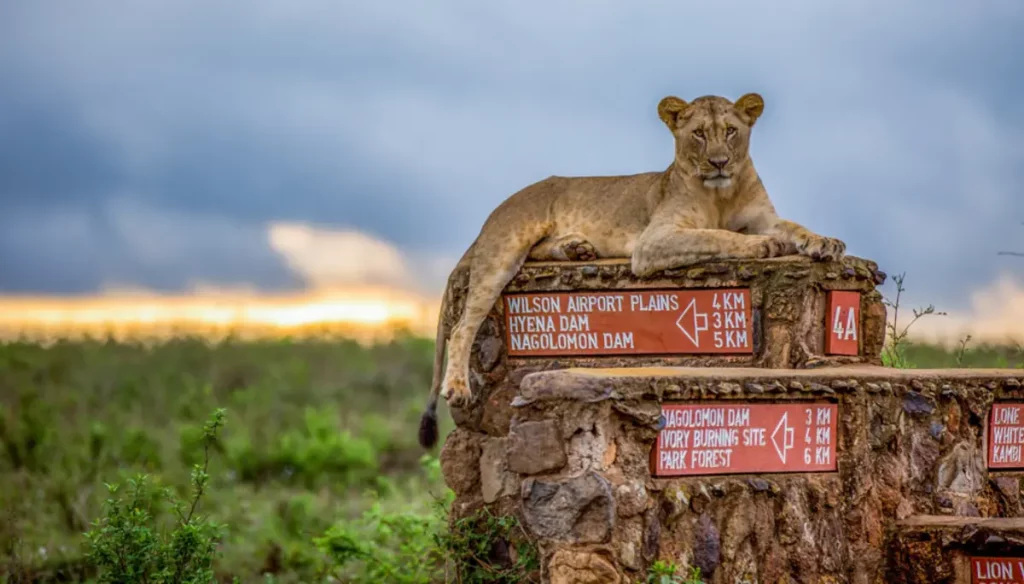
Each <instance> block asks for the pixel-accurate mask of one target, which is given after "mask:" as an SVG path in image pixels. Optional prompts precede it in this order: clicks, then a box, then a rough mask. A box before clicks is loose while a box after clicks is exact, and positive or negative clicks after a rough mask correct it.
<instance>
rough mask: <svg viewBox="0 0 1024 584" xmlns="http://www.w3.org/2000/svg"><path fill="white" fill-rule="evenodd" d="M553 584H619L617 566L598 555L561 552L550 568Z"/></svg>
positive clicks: (554, 558) (558, 552)
mask: <svg viewBox="0 0 1024 584" xmlns="http://www.w3.org/2000/svg"><path fill="white" fill-rule="evenodd" d="M548 572H549V578H550V582H551V584H619V583H620V582H622V577H621V576H619V573H618V571H617V570H616V569H615V566H613V565H612V564H611V562H609V561H608V560H606V559H605V558H603V557H601V556H600V555H598V554H595V553H591V552H575V551H569V550H559V551H557V552H555V554H554V555H553V556H552V557H551V562H550V563H549V567H548Z"/></svg>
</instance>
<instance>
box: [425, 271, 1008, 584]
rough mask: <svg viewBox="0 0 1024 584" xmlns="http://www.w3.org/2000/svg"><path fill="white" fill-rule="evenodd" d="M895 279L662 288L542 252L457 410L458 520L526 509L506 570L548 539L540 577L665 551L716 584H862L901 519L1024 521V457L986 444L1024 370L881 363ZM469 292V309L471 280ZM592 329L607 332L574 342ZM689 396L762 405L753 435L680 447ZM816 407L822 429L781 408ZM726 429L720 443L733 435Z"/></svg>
mask: <svg viewBox="0 0 1024 584" xmlns="http://www.w3.org/2000/svg"><path fill="white" fill-rule="evenodd" d="M884 278H885V276H884V274H881V273H880V272H879V271H878V270H877V266H875V264H873V263H872V262H869V261H866V260H862V259H859V258H852V257H847V258H845V259H844V260H843V261H841V262H837V263H824V262H811V261H810V260H807V259H805V258H782V259H775V260H764V261H757V262H716V263H709V264H706V265H702V266H700V267H695V268H691V269H687V270H678V271H675V272H666V273H664V274H660V275H657V276H655V277H653V278H650V279H646V280H639V279H637V278H634V277H633V276H632V275H631V273H630V272H629V268H628V264H627V263H626V262H619V261H604V262H595V263H589V264H584V263H543V264H535V263H528V264H526V265H525V266H524V267H523V269H522V270H521V272H520V273H519V274H518V275H517V276H516V278H515V279H514V280H513V282H512V283H510V284H509V286H508V288H507V289H506V291H505V292H506V294H505V296H504V297H503V298H502V299H501V300H499V302H498V303H497V304H496V306H495V308H494V310H493V311H492V313H491V315H490V316H489V317H488V319H487V320H486V321H485V323H484V325H483V327H482V328H481V331H480V333H479V334H478V336H477V339H476V341H475V344H474V347H473V355H472V360H471V379H470V381H471V386H472V390H473V393H474V396H475V400H474V402H473V403H471V404H470V405H469V406H468V407H465V408H453V409H452V410H451V412H452V416H453V418H454V420H455V422H456V429H455V430H454V431H453V432H452V433H451V434H450V435H449V436H448V438H447V441H446V443H445V445H444V447H443V449H442V452H441V464H442V470H443V473H444V477H445V481H446V482H447V484H448V485H449V486H450V487H451V488H452V489H453V490H454V491H455V493H456V499H455V502H454V504H453V507H452V513H451V521H452V525H453V526H456V525H462V526H465V525H467V524H466V523H465V521H466V520H468V519H469V518H473V517H476V516H477V514H479V513H486V514H487V516H490V517H503V518H514V520H515V523H517V524H518V525H519V526H520V527H521V529H519V528H517V529H511V530H506V531H505V532H503V534H502V535H500V537H497V538H496V539H495V541H493V542H490V543H491V545H490V548H489V549H491V552H489V553H490V554H491V555H490V556H488V558H487V559H486V562H487V563H489V564H493V565H507V566H511V565H516V562H517V558H520V559H521V558H523V557H525V556H524V555H523V554H526V553H528V551H529V550H534V551H535V552H536V554H537V557H538V560H539V561H538V563H537V566H536V572H535V573H534V574H532V576H533V577H535V578H536V579H534V580H533V581H538V580H539V581H543V582H552V583H588V582H594V583H598V582H601V583H604V582H608V583H613V584H614V583H616V582H622V583H625V582H644V581H645V579H646V575H647V571H648V570H649V569H650V567H651V565H652V564H653V563H654V562H655V561H656V560H666V561H672V562H675V563H676V564H679V565H688V566H696V567H699V568H701V570H702V572H703V574H704V579H705V582H708V583H724V582H729V583H730V584H731V583H734V582H763V583H767V582H771V583H772V584H775V583H778V582H815V583H817V582H853V583H857V584H863V583H868V582H872V583H873V582H888V581H895V580H887V578H889V577H890V576H891V575H892V574H893V573H902V572H900V570H904V568H903V567H902V566H906V565H908V564H907V562H908V561H909V560H907V559H906V558H907V557H908V555H907V552H905V551H899V548H896V547H893V546H892V545H891V544H892V541H894V540H893V537H894V534H896V533H899V532H900V530H901V529H904V527H903V526H902V524H901V523H899V522H900V521H904V520H911V519H913V518H920V517H930V516H959V517H970V516H977V517H1018V516H1020V515H1021V508H1020V502H1019V493H1018V491H1019V478H1018V477H1019V474H1017V473H1018V472H1019V471H1020V470H1024V464H1022V468H1021V469H1018V470H1013V469H1009V470H1006V469H1003V470H998V471H993V470H991V469H989V468H988V467H987V466H986V465H987V464H988V462H989V460H988V457H987V454H986V453H987V450H986V447H987V443H986V442H985V440H986V436H987V434H986V433H987V431H988V425H987V423H986V420H988V417H989V415H990V411H991V406H992V404H993V403H994V402H996V401H1003V400H1024V395H1022V393H1021V384H1022V383H1024V372H1021V371H1019V370H1010V371H1002V370H986V371H982V370H966V371H958V370H944V371H900V370H892V369H885V368H882V367H879V365H880V362H879V354H880V351H881V348H882V343H883V341H884V332H885V308H884V306H883V304H882V301H881V296H880V295H879V293H878V292H877V291H876V290H875V287H876V286H877V285H879V284H881V283H882V281H883V280H884ZM452 286H453V287H454V290H453V293H454V294H453V299H454V302H453V303H452V306H451V307H450V310H449V312H448V313H447V314H445V315H443V318H446V319H449V320H450V321H454V320H455V319H457V315H458V314H459V313H460V312H461V309H462V302H463V297H464V294H465V286H466V274H456V277H455V278H453V279H452ZM850 293H853V294H852V295H851V294H850ZM599 296H601V297H602V298H605V299H604V300H595V298H597V297H599ZM512 298H515V299H516V300H514V301H512V300H510V299H512ZM607 298H613V299H615V300H614V302H613V301H611V300H608V299H607ZM534 299H537V300H536V303H535V304H534ZM555 300H557V302H556V301H555ZM570 304H571V307H570ZM626 307H628V308H626ZM606 309H607V310H606ZM517 316H522V317H523V318H524V320H515V318H514V317H517ZM581 316H582V317H583V318H581ZM548 317H550V318H551V319H552V321H553V322H554V323H555V325H554V327H555V329H556V330H555V331H554V332H551V331H549V330H548V329H547V328H546V327H547V325H546V324H544V322H543V321H544V320H545V319H547V318H548ZM563 317H564V318H565V320H562V318H563ZM851 326H852V327H853V329H854V330H852V331H851ZM580 327H582V329H583V330H582V332H580V330H579V329H580ZM513 329H514V330H513ZM537 331H540V332H537ZM567 331H568V333H567ZM576 332H579V333H580V334H584V333H585V334H587V335H591V334H597V335H600V336H599V341H600V342H597V343H594V342H592V341H589V340H587V339H588V338H590V337H587V338H582V337H581V338H579V339H578V340H577V341H575V343H576V344H575V345H570V344H568V343H567V342H563V341H560V340H558V337H557V335H560V334H561V335H563V339H565V338H567V337H565V336H564V333H565V334H575V333H576ZM605 333H607V334H608V335H609V336H608V338H607V339H605V337H604V335H605ZM629 333H632V336H630V334H629ZM531 335H532V336H531ZM540 335H550V336H548V337H546V338H542V337H541V336H540ZM730 335H731V336H730ZM683 337H685V338H686V340H684V338H683ZM552 347H554V349H552ZM567 347H568V348H567ZM762 405H763V406H771V407H769V408H762V407H760V406H762ZM680 406H684V408H683V409H685V407H690V406H700V408H703V410H702V411H705V410H707V409H715V408H718V409H721V410H722V411H723V412H725V410H726V408H728V409H729V411H731V412H733V413H736V412H743V411H747V410H749V412H752V413H751V414H750V415H751V416H752V417H751V418H750V419H746V418H744V415H745V414H742V413H741V414H737V418H736V423H735V424H734V425H733V426H734V427H733V428H732V429H735V430H736V431H737V432H742V431H744V430H748V431H750V432H752V434H749V435H748V436H747V437H746V438H744V440H747V441H748V442H750V443H749V444H731V443H724V444H725V446H722V447H721V448H719V447H718V445H711V446H708V444H707V443H705V444H702V445H701V446H700V447H699V448H698V447H694V446H693V444H692V443H685V442H682V441H679V440H677V439H678V438H679V436H680V435H679V434H672V435H669V432H672V431H674V430H675V429H677V428H682V427H683V426H685V424H684V423H683V422H680V421H679V419H677V418H674V417H673V416H672V415H671V414H669V415H666V413H667V412H672V411H676V410H675V409H673V408H676V409H678V408H679V407H680ZM779 406H786V407H783V408H781V409H780V407H779ZM787 407H788V409H787ZM802 408H804V409H802ZM783 410H785V412H788V413H785V412H784V411H783ZM805 411H806V412H807V413H808V415H810V416H811V418H812V419H813V421H814V423H811V422H810V421H798V420H794V419H791V418H787V419H786V420H783V419H782V418H781V417H780V416H781V415H783V413H785V415H786V416H793V417H794V418H795V417H801V418H802V416H803V413H804V412H805ZM819 411H820V412H821V413H818V412H819ZM702 415H705V414H702ZM708 415H710V414H708ZM723 415H725V414H723ZM773 416H774V417H773ZM769 418H770V424H769V425H768V426H765V424H766V423H768V422H766V421H765V420H768V419H769ZM814 418H816V419H814ZM744 420H746V421H744ZM692 421H693V420H689V421H688V422H686V423H690V422H692ZM708 423H709V424H710V423H711V422H708ZM673 424H675V426H673ZM679 424H682V425H679ZM758 424H760V426H758ZM726 426H728V425H726ZM726 426H716V427H715V428H713V429H714V430H715V432H713V433H711V434H707V435H705V436H703V438H702V439H707V440H731V439H735V437H736V435H730V434H729V432H730V431H731V429H730V427H726ZM708 427H710V426H708ZM694 428H697V429H700V428H701V426H700V425H699V424H698V425H697V426H694ZM719 430H722V431H724V434H721V435H719V434H720V432H718V431H719ZM797 431H799V432H800V435H799V436H798V435H797ZM1021 432H1022V435H1024V421H1022V430H1021ZM673 436H674V437H675V438H673ZM730 436H732V438H730ZM692 439H693V438H689V440H692ZM662 440H664V443H662ZM673 440H676V443H674V444H672V443H671V442H672V441H673ZM805 444H808V445H811V444H813V446H814V448H813V449H810V450H808V451H807V452H806V453H804V445H805ZM743 446H750V447H749V448H745V449H744V448H743ZM755 447H756V448H755ZM730 448H731V449H732V450H733V451H734V452H733V453H730V454H728V456H727V455H726V453H724V452H720V451H724V450H727V449H730ZM665 449H667V450H671V451H673V452H674V454H671V453H670V455H668V456H669V458H668V459H661V458H660V455H661V453H662V451H663V450H665ZM698 449H702V450H701V454H700V456H699V457H698V458H697V459H692V458H688V459H687V461H688V462H687V468H686V469H684V470H686V472H682V473H680V472H675V471H676V470H680V469H679V468H677V467H672V465H673V464H676V465H678V464H680V463H679V462H678V461H679V459H681V458H683V457H687V456H691V457H692V456H693V455H692V453H690V452H689V451H690V450H698ZM684 450H685V451H687V453H686V454H681V452H682V451H684ZM733 454H735V456H736V459H735V460H733V459H731V458H729V457H731V456H732V455H733ZM672 456H675V457H676V459H672V458H671V457H672ZM1001 456H1002V455H1001ZM666 460H667V461H668V462H667V463H666ZM673 461H674V462H673ZM801 461H803V462H801ZM698 467H699V468H698ZM673 468H675V470H673ZM691 471H695V472H691ZM666 473H667V474H668V475H672V474H673V473H675V476H667V475H666ZM510 520H511V519H510ZM472 525H473V526H478V525H480V524H479V523H472ZM503 525H507V524H503ZM469 529H476V528H475V527H470V528H469ZM492 531H493V530H492ZM477 535H482V534H480V533H478V534H477ZM483 535H486V534H483ZM911 555H912V554H911ZM907 569H908V570H909V568H907ZM893 570H895V572H893ZM934 573H938V572H932V574H934ZM527 576H528V575H527V574H524V575H523V577H524V580H523V581H526V580H525V578H526V577H527ZM905 581H906V582H917V581H922V580H913V579H907V580H905Z"/></svg>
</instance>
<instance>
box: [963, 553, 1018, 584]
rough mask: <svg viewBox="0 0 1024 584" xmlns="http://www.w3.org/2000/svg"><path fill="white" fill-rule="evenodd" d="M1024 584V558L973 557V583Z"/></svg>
mask: <svg viewBox="0 0 1024 584" xmlns="http://www.w3.org/2000/svg"><path fill="white" fill-rule="evenodd" d="M1018 583H1019V584H1024V558H971V584H1018Z"/></svg>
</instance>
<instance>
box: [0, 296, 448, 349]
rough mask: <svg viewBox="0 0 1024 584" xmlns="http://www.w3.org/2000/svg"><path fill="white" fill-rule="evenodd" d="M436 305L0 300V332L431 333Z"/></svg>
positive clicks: (309, 300)
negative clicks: (404, 331) (398, 329)
mask: <svg viewBox="0 0 1024 584" xmlns="http://www.w3.org/2000/svg"><path fill="white" fill-rule="evenodd" d="M437 309H438V304H437V302H434V301H429V300H427V299H424V298H422V297H418V296H416V295H413V294H411V293H407V292H401V291H396V290H390V289H372V288H367V289H359V290H326V291H320V290H318V291H315V292H306V293H301V294H294V295H280V296H269V295H244V294H194V295H185V296H160V295H143V294H133V295H128V294H117V295H102V296H92V297H75V298H59V297H48V298H47V297H8V298H0V337H2V338H7V339H10V338H15V337H19V336H25V337H28V338H54V337H68V336H80V335H92V336H96V335H108V334H109V335H113V336H115V337H125V336H156V337H164V336H169V335H181V334H198V335H210V336H218V335H222V334H225V333H227V332H230V333H232V334H238V335H241V336H250V335H266V334H270V335H282V334H294V333H300V332H310V331H314V330H316V331H344V332H345V333H346V334H351V335H354V336H356V337H368V336H369V337H377V336H380V335H382V334H386V333H387V332H388V331H392V330H394V329H396V328H401V329H406V330H410V331H412V332H414V333H417V334H432V332H433V326H434V323H435V322H436V318H437Z"/></svg>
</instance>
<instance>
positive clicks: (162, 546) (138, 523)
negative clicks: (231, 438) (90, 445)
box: [85, 410, 224, 584]
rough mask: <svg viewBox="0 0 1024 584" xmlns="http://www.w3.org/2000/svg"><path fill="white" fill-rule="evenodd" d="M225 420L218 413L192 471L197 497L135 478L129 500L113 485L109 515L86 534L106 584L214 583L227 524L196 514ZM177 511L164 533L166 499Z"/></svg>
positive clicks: (107, 508) (130, 483) (206, 429)
mask: <svg viewBox="0 0 1024 584" xmlns="http://www.w3.org/2000/svg"><path fill="white" fill-rule="evenodd" d="M223 421H224V410H217V411H216V412H215V413H214V415H213V417H212V418H211V419H210V421H209V422H208V423H207V424H206V426H205V427H204V429H203V446H204V460H203V464H202V465H199V464H196V465H195V466H194V467H193V469H192V498H191V501H190V503H188V504H186V503H185V502H183V501H180V500H179V499H178V498H177V497H175V496H174V493H173V491H172V490H171V489H168V488H164V489H160V490H155V489H154V488H153V487H152V486H151V485H150V483H149V481H148V477H147V476H146V475H139V476H137V477H135V478H132V479H129V481H128V489H127V493H126V496H124V497H122V496H120V493H119V490H120V488H119V485H108V489H109V491H110V496H111V498H110V499H108V500H107V501H106V505H105V511H106V513H105V515H104V516H103V517H102V518H101V519H99V520H98V521H96V522H95V523H94V525H93V528H92V529H91V530H89V531H88V532H87V533H86V534H85V538H86V541H87V547H88V552H87V555H86V557H87V558H88V560H89V562H90V563H91V564H92V566H93V567H94V568H95V569H96V571H97V574H98V580H99V582H101V583H104V584H108V583H109V584H128V583H136V582H140V583H152V584H165V583H166V584H210V583H212V582H214V581H215V580H214V575H213V561H214V558H215V555H216V554H215V551H216V548H217V543H218V541H219V540H220V538H221V537H222V535H223V526H221V525H218V524H217V523H215V522H213V521H211V520H209V519H207V518H204V517H201V516H199V515H196V511H197V510H198V507H199V501H200V499H201V498H202V496H203V493H204V492H205V491H206V486H207V483H208V481H209V474H207V470H208V467H209V462H210V458H209V448H210V445H211V444H212V443H213V442H214V440H215V439H216V435H217V430H218V429H219V428H220V427H221V425H222V424H223ZM161 498H163V499H165V500H166V502H167V504H169V506H170V507H171V509H173V511H174V513H175V516H176V517H175V521H174V528H173V529H172V530H171V531H170V533H164V532H161V531H160V530H159V523H160V516H159V515H160V512H161V511H162V508H161V506H160V505H159V502H160V499H161Z"/></svg>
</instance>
